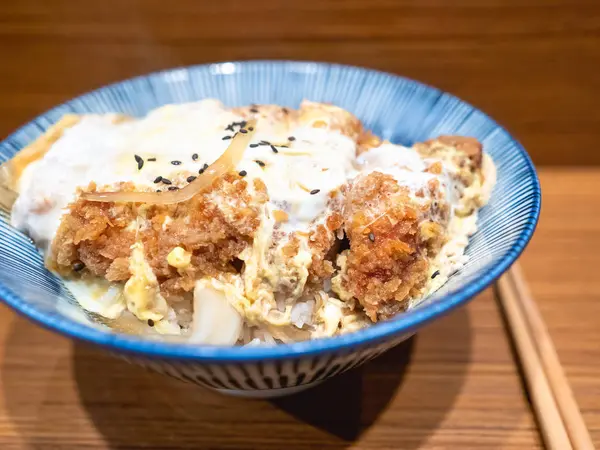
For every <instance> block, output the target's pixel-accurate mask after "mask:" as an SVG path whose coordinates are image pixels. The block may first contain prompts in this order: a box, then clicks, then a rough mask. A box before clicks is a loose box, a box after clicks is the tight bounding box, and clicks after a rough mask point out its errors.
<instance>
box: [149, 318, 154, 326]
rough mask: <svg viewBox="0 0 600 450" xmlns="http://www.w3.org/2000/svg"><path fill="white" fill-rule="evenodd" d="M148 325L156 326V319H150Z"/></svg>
mask: <svg viewBox="0 0 600 450" xmlns="http://www.w3.org/2000/svg"><path fill="white" fill-rule="evenodd" d="M148 326H149V327H153V326H154V320H152V319H148Z"/></svg>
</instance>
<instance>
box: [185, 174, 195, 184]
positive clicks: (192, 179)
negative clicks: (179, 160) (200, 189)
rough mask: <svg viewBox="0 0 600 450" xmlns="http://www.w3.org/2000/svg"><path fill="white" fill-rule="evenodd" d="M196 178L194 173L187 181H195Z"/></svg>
mask: <svg viewBox="0 0 600 450" xmlns="http://www.w3.org/2000/svg"><path fill="white" fill-rule="evenodd" d="M195 179H196V177H195V176H194V175H190V176H189V177H187V182H188V183H191V182H192V181H194V180H195Z"/></svg>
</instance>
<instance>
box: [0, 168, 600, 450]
mask: <svg viewBox="0 0 600 450" xmlns="http://www.w3.org/2000/svg"><path fill="white" fill-rule="evenodd" d="M541 180H542V185H543V191H544V202H543V203H544V207H543V213H542V219H541V222H540V225H539V227H538V230H537V233H536V236H535V237H534V240H533V242H532V244H531V245H530V247H529V248H528V249H527V250H526V252H525V254H524V256H523V258H522V262H523V269H524V271H525V274H526V276H527V278H528V280H529V281H530V284H531V288H532V291H533V294H534V295H535V296H536V297H537V299H538V301H539V304H540V307H541V309H542V312H543V314H544V317H545V319H546V321H547V324H548V327H549V329H550V332H551V334H552V337H553V339H554V341H555V344H556V347H557V349H558V352H559V356H560V358H561V362H562V363H563V364H564V366H565V369H566V372H567V375H568V377H569V380H570V382H571V384H572V386H573V390H574V392H575V395H576V397H577V401H578V402H579V404H580V406H581V409H582V411H583V415H584V418H585V420H586V423H587V425H588V427H589V429H590V431H591V434H592V437H593V439H594V440H595V442H596V443H597V444H600V345H599V344H600V328H598V326H597V324H598V317H600V302H599V301H598V298H599V296H600V278H599V277H598V276H596V274H595V271H596V268H597V267H598V265H599V264H600V237H599V235H598V233H597V231H598V229H599V228H600V211H599V210H598V209H597V208H593V207H592V206H591V205H598V204H600V169H596V170H566V169H544V170H542V171H541ZM0 383H1V396H0V448H2V449H48V448H60V449H62V448H66V449H80V448H89V449H111V448H131V449H133V448H151V449H178V448H200V449H273V450H274V449H281V448H286V449H316V448H318V449H346V448H352V449H373V450H374V449H417V448H419V449H421V448H422V449H442V448H461V449H467V448H469V449H480V448H497V449H531V448H539V447H540V445H541V442H540V439H539V435H538V431H537V428H536V424H535V420H534V418H533V416H532V414H531V411H530V408H529V405H528V402H527V398H526V395H525V393H524V391H523V388H522V384H521V381H520V378H519V371H518V367H517V365H516V364H515V361H514V359H513V355H512V352H511V348H510V344H509V340H508V339H507V335H506V332H505V329H504V327H503V323H502V320H501V316H500V314H499V311H498V308H497V304H496V302H495V300H494V297H493V292H492V291H491V290H488V291H486V292H485V293H483V294H482V295H480V296H479V298H477V299H475V300H474V301H473V302H471V303H470V304H469V305H468V306H467V307H465V308H462V309H459V310H457V311H455V312H454V313H452V314H450V315H449V316H447V317H445V318H443V319H441V320H439V321H437V322H435V323H434V324H432V325H430V326H429V327H427V328H426V329H424V330H423V331H422V332H420V333H419V334H418V335H417V336H416V337H415V338H413V339H411V340H410V341H408V342H406V343H405V344H404V345H401V346H400V347H398V348H396V349H394V350H392V351H390V352H388V353H387V354H385V355H383V356H382V357H380V358H379V359H377V360H375V361H373V362H371V363H370V364H367V365H366V366H364V367H363V368H361V369H358V370H355V371H352V372H350V373H348V374H345V375H342V376H340V377H338V378H335V379H333V380H331V381H330V382H327V383H325V384H324V385H322V386H321V387H318V388H315V389H314V390H312V391H308V392H306V393H304V394H299V395H297V396H295V397H290V398H287V399H282V400H278V401H252V400H242V399H235V398H229V397H224V396H221V395H218V394H215V393H212V392H210V391H208V390H204V389H201V388H198V387H195V386H191V385H187V384H183V383H181V382H179V381H175V380H171V379H168V378H166V377H163V376H161V375H157V374H153V373H148V372H145V371H144V370H142V369H140V368H138V367H135V366H132V365H128V364H127V363H125V362H122V361H120V360H117V359H115V358H113V357H111V356H108V355H106V354H104V353H101V352H99V351H98V350H96V349H92V348H88V347H86V346H84V345H81V344H75V343H73V342H71V341H68V340H67V339H65V338H62V337H59V336H56V335H54V334H51V333H50V332H48V331H45V330H42V329H40V328H38V327H36V326H34V325H32V324H30V323H29V322H27V321H26V320H25V319H23V318H20V317H17V316H15V315H14V314H13V313H12V312H11V311H9V310H8V309H7V308H6V307H0Z"/></svg>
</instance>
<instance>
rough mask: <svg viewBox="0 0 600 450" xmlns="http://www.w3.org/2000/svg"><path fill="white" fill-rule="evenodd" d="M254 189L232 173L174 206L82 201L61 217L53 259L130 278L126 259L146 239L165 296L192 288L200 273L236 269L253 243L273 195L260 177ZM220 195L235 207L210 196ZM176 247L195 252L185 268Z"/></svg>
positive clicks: (67, 265) (64, 267) (116, 277)
mask: <svg viewBox="0 0 600 450" xmlns="http://www.w3.org/2000/svg"><path fill="white" fill-rule="evenodd" d="M91 188H92V189H93V188H94V186H91ZM122 188H124V189H127V188H128V186H126V185H124V186H122ZM129 188H130V189H133V187H132V186H129ZM255 188H258V189H259V190H258V191H257V193H256V194H255V195H254V196H253V197H252V196H251V195H250V193H249V192H248V186H247V182H246V181H245V180H243V179H242V178H241V177H240V176H239V175H237V174H228V175H226V176H225V177H223V178H221V179H219V180H217V181H215V183H214V185H213V187H212V190H210V191H208V192H205V193H203V194H201V195H197V196H195V197H194V198H192V199H191V200H188V201H187V202H182V203H179V204H175V205H166V206H159V205H155V206H149V205H141V206H140V205H133V204H127V205H123V204H114V203H99V202H88V201H85V200H82V199H79V200H77V201H76V202H75V203H73V204H72V205H70V213H69V214H67V215H65V216H64V218H63V221H62V223H61V225H60V227H59V230H58V232H57V236H56V238H55V240H54V242H53V245H52V259H53V260H54V261H55V264H56V265H57V266H58V268H59V269H60V270H61V271H63V272H64V271H69V270H70V268H71V267H72V265H73V264H74V263H76V262H77V261H81V262H83V263H84V264H85V267H86V271H89V272H91V273H92V274H94V275H97V276H102V277H106V278H107V279H109V280H110V281H125V280H126V279H128V278H129V276H130V273H129V269H128V266H127V265H126V264H125V261H126V260H127V258H128V257H129V255H130V252H131V250H130V247H131V245H132V244H133V243H134V242H136V241H141V242H142V243H143V245H144V252H145V255H146V259H147V261H148V263H149V264H150V266H151V267H152V269H153V271H154V273H155V274H156V276H157V277H158V279H159V281H161V282H162V283H163V286H161V289H163V290H165V291H166V292H165V293H166V294H167V295H169V294H178V293H180V291H181V290H185V291H189V290H191V289H192V288H193V284H194V281H195V280H196V279H197V278H199V277H200V276H202V275H213V276H214V275H217V274H218V273H219V272H233V271H235V270H236V269H235V268H234V266H233V264H232V263H233V262H234V260H235V258H236V257H237V256H238V255H239V254H240V253H241V252H242V251H243V250H244V249H245V248H246V247H247V246H248V245H250V244H251V242H252V238H253V236H254V232H255V231H256V229H257V228H258V225H259V222H260V218H259V211H258V209H259V206H260V205H261V204H264V203H265V202H266V201H267V195H266V189H265V187H264V184H262V183H260V182H259V183H255ZM260 189H262V190H260ZM217 196H218V198H219V199H222V201H223V203H224V204H227V205H228V206H231V208H229V207H228V208H227V210H225V209H223V208H222V207H221V206H220V204H219V203H215V202H214V201H213V200H212V199H213V198H214V197H217ZM175 247H182V248H184V249H185V250H186V251H189V252H191V253H192V260H191V264H190V265H189V266H188V267H187V268H186V269H185V270H179V271H178V270H177V269H175V268H173V267H171V266H169V264H168V263H167V255H168V254H169V252H170V251H171V250H173V248H175Z"/></svg>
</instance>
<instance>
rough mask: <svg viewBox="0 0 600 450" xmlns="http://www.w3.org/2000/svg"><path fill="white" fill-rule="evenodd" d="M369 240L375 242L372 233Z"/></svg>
mask: <svg viewBox="0 0 600 450" xmlns="http://www.w3.org/2000/svg"><path fill="white" fill-rule="evenodd" d="M369 240H370V241H371V242H375V235H374V234H373V233H369Z"/></svg>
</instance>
